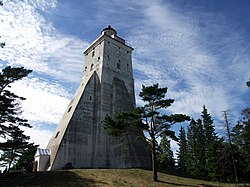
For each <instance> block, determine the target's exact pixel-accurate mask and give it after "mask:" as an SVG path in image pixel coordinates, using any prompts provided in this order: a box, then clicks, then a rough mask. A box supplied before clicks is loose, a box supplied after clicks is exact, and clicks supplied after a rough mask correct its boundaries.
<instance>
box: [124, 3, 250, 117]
mask: <svg viewBox="0 0 250 187" xmlns="http://www.w3.org/2000/svg"><path fill="white" fill-rule="evenodd" d="M140 6H141V7H142V8H141V9H140V11H141V12H142V13H143V14H144V15H145V17H144V19H143V20H141V23H142V25H143V26H142V25H140V26H138V28H139V27H140V29H138V28H137V27H135V28H134V31H135V32H134V35H133V36H131V37H130V38H129V43H132V46H133V47H134V48H135V51H134V69H135V70H136V72H139V75H140V74H142V75H145V76H143V78H142V77H140V76H138V75H135V83H136V84H135V86H136V88H135V89H136V91H137V93H138V92H139V90H140V89H141V85H142V84H145V85H149V84H152V83H159V84H160V86H167V87H168V88H169V93H168V94H167V97H169V98H174V99H175V100H176V102H175V103H174V105H173V106H172V107H170V108H169V109H168V110H169V111H170V112H177V113H180V112H184V113H186V114H189V115H197V114H199V113H200V111H201V110H202V106H203V105H206V106H207V108H208V109H209V110H210V111H211V113H212V116H214V117H217V118H218V117H220V115H221V111H222V110H227V109H229V108H231V109H232V108H233V109H237V110H238V108H239V106H242V105H243V101H242V100H241V98H240V94H236V95H232V92H235V90H236V89H240V92H239V93H242V92H246V88H245V87H244V86H245V84H244V81H242V80H247V78H246V77H247V75H248V74H249V68H248V66H249V62H248V61H249V58H250V56H249V54H247V56H245V57H243V59H241V60H239V59H235V61H237V62H232V60H231V58H235V57H234V54H235V51H236V50H238V51H239V52H238V53H239V54H240V56H241V57H242V55H246V52H243V51H242V50H241V48H242V47H243V48H244V49H245V47H244V43H243V41H242V38H241V35H240V33H237V32H232V33H227V34H228V37H224V35H223V34H221V33H223V32H227V30H230V29H229V28H228V27H229V26H227V23H226V22H225V23H224V22H222V23H221V20H223V21H224V19H223V16H221V15H217V14H203V15H202V16H206V18H207V20H206V22H205V23H204V24H207V25H209V26H210V25H211V27H207V28H205V29H206V30H205V31H204V30H202V29H201V28H200V23H199V17H198V16H200V15H195V13H192V12H189V13H187V14H180V13H179V12H178V11H177V9H176V7H171V5H170V4H167V3H166V4H164V3H162V2H161V1H154V2H150V3H149V2H144V3H143V4H140ZM142 27H143V28H142ZM224 29H225V30H226V31H225V30H224ZM204 32H205V33H204ZM211 35H212V36H213V38H212V39H213V40H211V39H210V38H209V37H211ZM218 36H220V37H218ZM206 37H207V38H206ZM216 37H218V39H217V38H216ZM220 46H223V49H222V48H221V47H220ZM240 82H241V83H240ZM240 84H241V85H242V86H241V85H240ZM237 87H238V88H237ZM234 94H235V93H234ZM237 95H238V97H237ZM137 100H138V101H137V103H141V101H140V100H139V98H138V97H137Z"/></svg>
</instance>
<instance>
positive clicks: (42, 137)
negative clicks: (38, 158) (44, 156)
mask: <svg viewBox="0 0 250 187" xmlns="http://www.w3.org/2000/svg"><path fill="white" fill-rule="evenodd" d="M24 131H25V135H27V136H30V140H29V142H31V143H33V142H35V145H39V147H40V148H42V149H45V148H46V147H47V145H48V143H49V140H50V138H51V137H52V135H53V132H51V131H50V130H44V129H39V128H24Z"/></svg>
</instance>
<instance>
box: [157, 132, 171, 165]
mask: <svg viewBox="0 0 250 187" xmlns="http://www.w3.org/2000/svg"><path fill="white" fill-rule="evenodd" d="M170 141H171V140H169V139H168V138H167V136H163V137H162V139H161V141H160V144H159V147H158V156H157V158H158V164H159V168H162V169H174V167H175V160H174V154H173V151H172V150H171V145H170Z"/></svg>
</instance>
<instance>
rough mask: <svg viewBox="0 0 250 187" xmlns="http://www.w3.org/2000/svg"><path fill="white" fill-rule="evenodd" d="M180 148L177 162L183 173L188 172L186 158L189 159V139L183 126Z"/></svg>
mask: <svg viewBox="0 0 250 187" xmlns="http://www.w3.org/2000/svg"><path fill="white" fill-rule="evenodd" d="M178 139H179V140H178V145H179V150H178V151H177V163H178V169H179V170H180V171H182V172H183V173H186V172H187V169H186V160H187V139H186V132H185V129H184V128H183V127H182V126H181V129H180V131H179V136H178Z"/></svg>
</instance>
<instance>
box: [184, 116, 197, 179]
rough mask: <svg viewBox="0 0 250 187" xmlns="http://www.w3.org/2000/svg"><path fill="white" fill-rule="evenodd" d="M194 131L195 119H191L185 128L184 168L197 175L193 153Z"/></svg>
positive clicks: (194, 143) (194, 145) (194, 144)
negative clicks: (185, 150) (185, 149)
mask: <svg viewBox="0 0 250 187" xmlns="http://www.w3.org/2000/svg"><path fill="white" fill-rule="evenodd" d="M195 131H196V121H195V120H194V119H192V120H191V122H190V124H189V126H188V128H187V152H186V170H187V173H189V174H191V175H192V176H195V177H197V173H196V167H197V163H196V155H195V147H196V140H195Z"/></svg>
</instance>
